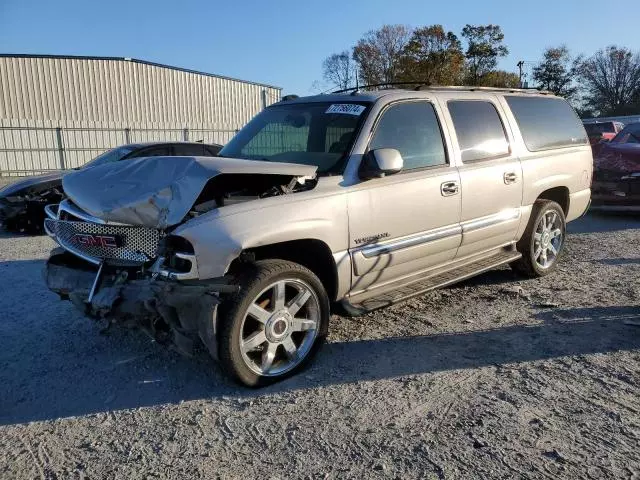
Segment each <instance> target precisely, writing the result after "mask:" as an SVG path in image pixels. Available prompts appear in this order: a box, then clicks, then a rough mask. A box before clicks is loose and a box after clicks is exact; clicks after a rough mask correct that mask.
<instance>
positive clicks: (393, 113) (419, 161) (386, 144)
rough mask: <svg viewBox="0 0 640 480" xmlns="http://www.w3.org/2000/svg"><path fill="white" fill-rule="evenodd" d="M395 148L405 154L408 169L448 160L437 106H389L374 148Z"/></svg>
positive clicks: (371, 147) (372, 143) (403, 155)
mask: <svg viewBox="0 0 640 480" xmlns="http://www.w3.org/2000/svg"><path fill="white" fill-rule="evenodd" d="M378 148H395V149H396V150H398V151H399V152H400V154H401V155H402V159H403V160H404V167H403V169H404V170H411V169H415V168H425V167H432V166H435V165H444V164H446V163H447V156H446V154H445V150H444V144H443V142H442V133H441V131H440V124H439V123H438V117H436V112H435V110H434V108H433V105H431V104H430V103H427V102H405V103H398V104H395V105H392V106H391V107H389V108H388V109H387V110H386V111H385V112H384V113H383V114H382V118H381V119H380V121H379V122H378V126H377V128H376V133H375V134H374V136H373V138H372V139H371V143H370V144H369V149H370V150H375V149H378Z"/></svg>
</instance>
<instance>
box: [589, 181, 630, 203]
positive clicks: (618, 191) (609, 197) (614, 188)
mask: <svg viewBox="0 0 640 480" xmlns="http://www.w3.org/2000/svg"><path fill="white" fill-rule="evenodd" d="M591 207H592V209H594V210H621V211H623V210H626V211H636V210H640V179H637V178H631V179H624V180H622V179H620V180H618V181H594V182H593V195H592V206H591Z"/></svg>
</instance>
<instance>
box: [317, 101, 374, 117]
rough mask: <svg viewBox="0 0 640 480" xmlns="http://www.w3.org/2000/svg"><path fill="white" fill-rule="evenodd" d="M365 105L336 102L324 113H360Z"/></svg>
mask: <svg viewBox="0 0 640 480" xmlns="http://www.w3.org/2000/svg"><path fill="white" fill-rule="evenodd" d="M364 110H365V107H364V106H362V105H356V104H353V103H335V104H333V105H331V106H330V107H329V108H327V111H326V112H324V113H344V114H345V115H360V114H361V113H362V112H364Z"/></svg>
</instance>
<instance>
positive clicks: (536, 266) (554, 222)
mask: <svg viewBox="0 0 640 480" xmlns="http://www.w3.org/2000/svg"><path fill="white" fill-rule="evenodd" d="M565 235H566V222H565V217H564V211H563V210H562V207H560V205H558V204H557V203H556V202H552V201H550V200H539V201H537V202H536V203H535V204H534V205H533V211H532V212H531V219H530V220H529V225H527V229H526V230H525V233H524V235H523V236H522V238H521V239H520V241H519V242H518V243H517V245H516V248H517V250H518V251H519V252H520V253H522V258H521V259H520V260H518V261H516V262H514V263H512V264H511V267H512V268H513V269H514V270H516V271H518V272H520V273H523V274H524V275H527V276H528V277H542V276H544V275H548V274H549V273H551V272H552V271H553V270H554V269H555V268H556V266H557V264H558V259H559V258H560V254H561V253H562V250H563V248H564V240H565Z"/></svg>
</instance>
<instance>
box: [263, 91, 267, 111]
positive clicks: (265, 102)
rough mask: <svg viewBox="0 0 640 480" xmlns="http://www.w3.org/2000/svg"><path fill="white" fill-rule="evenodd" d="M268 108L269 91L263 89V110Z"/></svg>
mask: <svg viewBox="0 0 640 480" xmlns="http://www.w3.org/2000/svg"><path fill="white" fill-rule="evenodd" d="M265 108H267V91H266V90H265V89H262V109H263V110H264V109H265Z"/></svg>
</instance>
